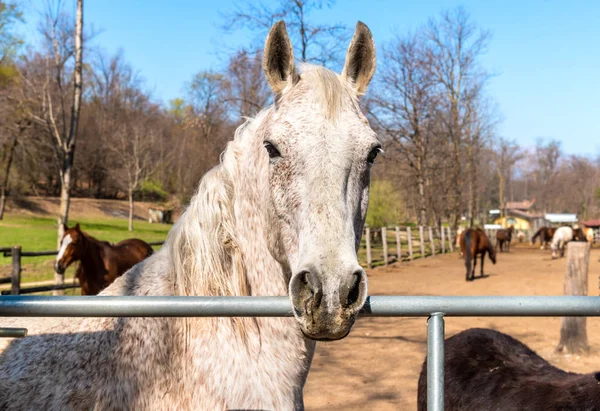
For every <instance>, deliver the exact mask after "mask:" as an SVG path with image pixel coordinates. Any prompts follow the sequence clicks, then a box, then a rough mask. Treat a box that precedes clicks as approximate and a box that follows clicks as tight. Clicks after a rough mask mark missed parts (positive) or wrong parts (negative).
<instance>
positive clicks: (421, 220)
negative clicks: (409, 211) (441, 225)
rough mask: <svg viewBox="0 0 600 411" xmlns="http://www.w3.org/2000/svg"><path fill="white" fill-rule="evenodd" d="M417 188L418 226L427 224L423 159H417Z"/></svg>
mask: <svg viewBox="0 0 600 411" xmlns="http://www.w3.org/2000/svg"><path fill="white" fill-rule="evenodd" d="M417 186H418V190H419V213H418V215H417V225H426V224H427V204H426V198H425V179H424V178H423V158H422V157H421V156H419V157H418V158H417Z"/></svg>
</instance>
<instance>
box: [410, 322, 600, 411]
mask: <svg viewBox="0 0 600 411" xmlns="http://www.w3.org/2000/svg"><path fill="white" fill-rule="evenodd" d="M444 354H445V355H444V380H445V381H444V387H445V390H444V404H445V407H444V409H445V410H446V411H458V410H461V411H462V410H539V411H542V410H543V411H546V410H590V411H591V410H600V373H598V372H597V373H590V374H576V373H572V372H566V371H563V370H561V369H560V368H556V367H554V366H553V365H551V364H549V363H548V362H547V361H546V360H544V359H543V358H541V357H540V356H538V355H537V354H536V353H535V352H534V351H532V350H531V349H530V348H529V347H527V346H526V345H524V344H522V343H521V342H519V341H517V340H515V339H514V338H512V337H511V336H509V335H506V334H503V333H500V332H498V331H495V330H490V329H485V328H471V329H468V330H465V331H462V332H460V333H458V334H456V335H454V336H452V337H450V338H448V339H446V341H445V342H444ZM426 361H427V359H425V363H424V364H423V368H422V369H421V375H420V377H419V388H418V397H417V403H418V410H419V411H425V410H426V409H427V365H426Z"/></svg>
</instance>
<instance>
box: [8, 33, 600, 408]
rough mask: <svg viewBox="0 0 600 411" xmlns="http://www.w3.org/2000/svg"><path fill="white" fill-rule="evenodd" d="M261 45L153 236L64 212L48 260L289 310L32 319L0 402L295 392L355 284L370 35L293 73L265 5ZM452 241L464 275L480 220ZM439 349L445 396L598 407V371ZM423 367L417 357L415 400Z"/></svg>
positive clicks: (172, 401)
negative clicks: (253, 110)
mask: <svg viewBox="0 0 600 411" xmlns="http://www.w3.org/2000/svg"><path fill="white" fill-rule="evenodd" d="M263 59H264V60H263V69H264V72H265V75H266V79H267V82H268V84H269V86H270V88H271V90H272V91H273V95H274V101H275V104H274V105H273V106H272V107H270V108H268V109H265V110H263V111H262V112H261V113H260V114H258V115H257V117H256V118H254V119H248V120H247V121H246V123H244V124H243V125H242V126H240V127H239V128H238V130H237V131H236V133H235V138H234V140H233V141H231V142H230V143H229V145H228V146H227V149H226V150H225V152H224V153H223V156H222V158H221V164H220V165H219V166H217V167H215V168H214V169H212V170H211V171H209V172H208V173H207V174H206V175H205V176H204V177H203V178H202V180H201V182H200V185H199V188H198V191H197V194H196V195H195V196H194V197H193V198H192V200H191V202H190V205H189V207H188V208H187V209H186V211H185V212H184V213H183V215H182V216H181V218H180V219H179V221H178V222H177V224H176V225H175V227H174V228H173V229H172V230H171V231H170V233H169V235H168V237H167V240H166V242H165V244H164V246H163V247H162V248H161V250H160V251H158V252H157V253H153V252H152V248H151V247H150V246H149V245H148V244H147V243H145V242H143V241H141V240H138V239H130V240H125V241H122V242H120V243H118V244H115V245H113V244H110V243H107V242H104V241H100V240H97V239H95V238H93V237H92V236H90V235H89V234H86V233H84V232H83V231H82V230H81V228H80V227H79V225H76V226H75V227H71V228H69V227H64V228H65V235H64V236H63V238H62V241H61V245H60V250H59V254H58V256H57V259H56V262H55V268H56V271H58V272H63V273H64V271H65V269H66V268H67V267H68V266H69V265H70V264H71V263H72V262H74V261H77V260H79V261H80V264H79V267H78V269H77V273H76V277H77V278H78V279H79V281H80V283H81V285H82V294H85V295H92V294H97V293H99V292H101V294H102V295H114V296H119V295H120V296H147V295H155V296H164V297H168V296H188V297H191V296H223V295H227V296H277V295H286V294H287V295H288V296H289V300H290V305H291V306H292V307H293V310H292V311H293V314H294V317H293V318H272V317H265V318H262V317H261V318H213V317H208V318H177V319H173V318H162V317H160V318H159V317H157V318H69V319H62V318H59V319H57V318H48V319H44V321H43V322H34V321H32V322H30V323H29V324H28V328H29V330H30V336H29V337H27V338H24V339H14V340H12V341H11V342H10V345H9V346H8V347H6V348H5V349H4V351H3V352H2V354H1V355H0V409H19V410H26V409H50V410H62V409H114V410H120V409H157V410H180V409H198V410H201V409H202V410H203V409H211V410H212V409H272V410H291V409H296V410H301V409H304V403H303V387H304V383H305V381H306V378H307V375H308V371H309V368H310V365H311V361H312V358H313V355H314V350H315V341H324V340H325V341H331V340H337V339H341V338H344V337H345V336H346V335H348V333H349V332H350V330H351V328H352V326H353V324H354V322H355V320H356V318H357V316H358V313H359V312H360V311H361V309H362V308H363V306H364V304H365V302H366V300H367V294H368V293H367V275H366V273H365V271H364V270H363V269H362V268H361V267H360V265H359V264H358V259H357V253H356V251H357V248H358V245H359V244H360V237H361V233H362V229H363V226H364V222H365V219H366V204H367V203H368V181H369V173H370V167H371V164H372V163H373V162H374V160H375V157H376V156H377V153H378V152H379V151H380V150H381V144H380V143H379V142H378V141H377V138H376V134H375V132H374V131H373V130H372V129H371V128H370V126H369V123H368V121H367V120H366V117H365V116H364V115H363V113H362V112H361V109H360V107H361V106H360V104H359V97H360V96H361V95H363V94H364V93H365V92H366V89H367V86H368V84H369V82H370V80H371V78H372V76H373V74H374V72H375V62H376V57H375V44H374V41H373V38H372V36H371V32H370V31H369V29H368V28H367V26H366V25H364V24H363V23H361V22H359V23H358V24H357V26H356V31H355V33H354V36H353V38H352V41H351V43H350V46H349V48H348V52H347V55H346V62H345V64H344V68H343V70H342V73H341V74H339V75H338V74H335V73H333V72H331V71H329V70H327V69H325V68H323V67H319V66H311V65H304V66H302V67H303V68H302V70H301V72H298V71H297V70H296V66H295V64H294V53H293V47H292V43H291V41H290V39H289V37H288V34H287V30H286V26H285V24H284V23H283V22H277V23H275V24H274V25H273V27H272V28H271V30H270V32H269V34H268V37H267V40H266V43H265V48H264V53H263ZM331 158H335V161H331V162H330V161H325V160H324V159H331ZM307 164H308V165H309V166H306V165H307ZM348 187H350V188H351V189H346V188H348ZM323 210H326V211H327V212H323ZM151 214H152V215H151V217H150V220H151V221H152V222H154V221H158V222H162V221H164V220H165V214H164V213H163V214H161V213H151ZM167 217H168V216H167ZM340 233H342V234H341V235H340ZM513 235H514V228H513V227H509V228H508V229H506V230H499V231H498V233H497V235H496V240H497V247H498V249H499V251H500V252H504V251H506V252H510V242H511V240H512V237H513ZM538 237H539V238H540V242H541V244H542V248H544V247H545V246H546V245H548V244H550V245H551V248H552V250H553V257H555V256H556V255H558V254H560V255H562V253H563V252H564V245H565V244H566V243H567V242H568V241H586V239H587V240H588V241H589V234H588V233H587V232H585V231H583V230H581V229H578V228H575V229H573V228H570V227H566V228H565V229H563V228H560V229H557V230H556V231H554V230H553V229H551V228H549V227H544V228H542V229H540V230H539V231H538V232H537V233H536V234H535V235H534V236H533V238H532V242H533V241H535V239H536V238H538ZM457 241H458V243H459V244H460V248H461V255H462V256H463V257H464V258H465V266H466V270H467V273H466V280H467V281H472V280H473V279H474V278H475V269H476V260H477V257H478V256H481V267H480V273H481V274H480V275H481V276H483V275H484V258H485V255H486V254H487V255H488V256H489V258H490V260H491V261H492V262H493V263H496V247H494V246H493V245H492V242H491V241H490V239H489V238H488V236H487V234H486V233H485V231H484V230H482V229H477V228H470V229H467V230H464V231H462V232H461V233H460V235H458V238H457ZM123 273H125V274H124V275H122V274H123ZM111 283H112V284H111ZM25 320H27V319H23V318H3V323H2V325H11V324H14V325H19V326H22V325H23V323H24V321H25ZM445 353H446V354H445V373H446V374H445V376H446V377H445V379H446V382H445V393H446V397H445V403H446V410H489V409H497V410H531V409H535V410H558V409H564V410H566V409H573V410H575V409H576V410H597V409H600V392H599V391H600V385H599V382H600V377H599V374H589V375H579V374H573V373H566V372H564V371H562V370H560V369H558V368H555V367H553V366H551V365H550V364H548V363H547V362H546V361H544V360H543V359H541V358H540V357H539V356H537V355H536V354H535V353H534V352H533V351H531V350H530V349H529V348H527V347H526V346H525V345H523V344H521V343H520V342H518V341H517V340H515V339H513V338H512V337H510V336H507V335H505V334H502V333H499V332H496V331H493V330H484V329H470V330H466V331H463V332H461V333H459V334H457V335H455V336H453V337H450V338H448V339H447V340H446V343H445ZM355 354H357V355H360V353H355ZM425 372H426V365H425V364H424V366H423V370H422V372H421V376H420V378H419V388H418V406H419V410H425V409H426V406H427V405H426V392H427V386H426V378H425Z"/></svg>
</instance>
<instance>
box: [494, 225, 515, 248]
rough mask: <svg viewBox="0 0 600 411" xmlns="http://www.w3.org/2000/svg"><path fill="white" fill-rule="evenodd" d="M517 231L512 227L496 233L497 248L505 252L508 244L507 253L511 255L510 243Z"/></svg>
mask: <svg viewBox="0 0 600 411" xmlns="http://www.w3.org/2000/svg"><path fill="white" fill-rule="evenodd" d="M514 231H515V227H514V226H512V225H511V226H510V227H508V228H507V229H501V230H498V231H497V232H496V247H497V248H499V249H500V252H501V253H503V252H504V245H505V243H506V252H507V253H510V242H511V241H512V236H513V233H514Z"/></svg>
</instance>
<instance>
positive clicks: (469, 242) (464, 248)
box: [460, 228, 496, 281]
mask: <svg viewBox="0 0 600 411" xmlns="http://www.w3.org/2000/svg"><path fill="white" fill-rule="evenodd" d="M460 250H461V253H462V254H463V255H464V256H465V267H466V268H467V277H466V280H467V281H473V280H474V279H475V267H476V266H477V256H478V255H481V277H483V260H484V258H485V253H488V255H489V257H490V260H492V263H494V264H496V250H494V247H492V243H491V242H490V239H489V238H488V236H487V235H486V234H485V231H483V230H482V229H481V228H469V229H468V230H465V231H464V232H463V233H462V234H461V235H460ZM471 264H472V265H471Z"/></svg>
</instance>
